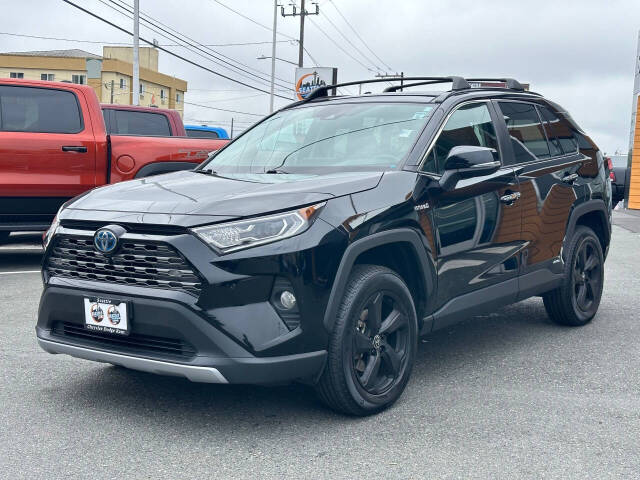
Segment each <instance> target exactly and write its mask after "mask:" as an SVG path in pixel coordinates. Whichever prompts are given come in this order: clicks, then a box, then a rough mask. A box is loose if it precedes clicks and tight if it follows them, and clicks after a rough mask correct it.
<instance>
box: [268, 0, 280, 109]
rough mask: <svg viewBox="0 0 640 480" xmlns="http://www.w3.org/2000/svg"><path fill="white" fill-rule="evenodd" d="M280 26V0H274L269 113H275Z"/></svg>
mask: <svg viewBox="0 0 640 480" xmlns="http://www.w3.org/2000/svg"><path fill="white" fill-rule="evenodd" d="M277 27H278V0H273V37H272V40H271V95H269V113H273V91H274V88H275V87H274V85H275V82H276V28H277Z"/></svg>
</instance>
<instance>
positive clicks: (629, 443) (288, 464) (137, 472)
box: [0, 212, 640, 480]
mask: <svg viewBox="0 0 640 480" xmlns="http://www.w3.org/2000/svg"><path fill="white" fill-rule="evenodd" d="M627 216H632V215H627ZM620 219H621V220H623V222H619V220H620ZM616 223H617V224H618V225H616V226H614V232H613V241H612V245H611V249H610V253H609V258H608V260H607V263H606V280H605V290H604V295H603V299H602V304H601V307H600V311H599V313H598V315H597V316H596V318H595V320H594V321H593V322H592V323H591V324H589V325H588V326H586V327H583V328H563V327H558V326H555V325H553V324H552V323H551V322H550V321H549V320H548V318H547V316H546V314H545V311H544V308H543V305H542V301H541V300H540V299H538V298H534V299H530V300H527V301H524V302H521V303H518V304H516V305H512V306H510V307H507V308H504V309H502V310H500V311H498V312H496V313H493V314H491V315H486V316H480V317H475V318H470V319H468V320H466V321H465V322H463V323H460V324H458V325H456V326H454V327H452V328H449V329H447V330H444V331H440V332H437V333H435V334H433V335H431V336H429V337H427V338H425V339H423V340H422V342H421V343H420V349H419V354H418V357H417V363H416V366H415V368H414V371H413V375H412V378H411V381H410V382H409V385H408V387H407V389H406V391H405V393H404V395H403V396H402V397H401V399H400V400H399V401H398V403H397V404H396V405H395V406H394V407H392V408H391V409H389V410H387V411H385V412H383V413H381V414H379V415H377V416H374V417H369V418H364V419H354V418H349V417H344V416H341V415H338V414H335V413H332V412H331V411H329V410H326V409H325V408H324V407H323V406H322V405H321V404H320V403H319V402H318V401H317V400H316V399H315V397H314V394H313V392H312V391H311V390H310V389H309V388H307V387H304V386H301V385H290V386H282V387H273V388H264V387H252V386H220V385H205V384H194V383H190V382H189V381H187V380H183V379H179V378H171V377H161V376H156V375H152V374H145V373H140V372H134V371H129V370H125V369H122V368H117V367H113V366H105V365H103V364H97V363H93V362H89V361H85V360H79V359H74V358H71V357H68V356H62V355H56V356H54V355H49V354H47V353H45V352H43V351H41V350H40V349H39V348H38V347H37V344H36V341H35V333H34V325H35V318H36V313H37V309H38V299H39V295H40V292H41V289H42V285H41V280H40V275H39V274H38V273H37V269H38V268H39V262H40V252H39V249H38V248H37V244H36V243H35V242H36V241H37V237H32V238H28V237H27V236H25V237H24V238H20V239H17V238H16V239H15V240H17V243H14V244H12V245H10V246H5V247H2V248H0V472H1V473H0V477H2V478H11V479H41V478H46V479H57V478H92V479H102V478H104V479H113V478H135V479H146V478H149V479H164V478H166V479H176V478H179V479H188V478H216V479H222V478H234V479H236V478H237V479H244V478H247V479H249V478H251V479H253V478H260V479H271V478H274V479H281V478H282V479H285V478H287V479H298V478H307V479H310V480H311V479H320V478H327V479H342V478H364V477H366V478H381V479H387V478H391V479H395V478H398V479H419V478H434V479H436V478H437V479H444V478H452V479H453V478H461V479H467V478H478V479H486V478H500V479H502V478H504V479H514V478H536V479H538V478H562V479H567V478H576V479H584V478H599V479H602V478H634V479H635V478H638V477H639V476H640V315H639V314H638V300H639V294H640V276H639V275H638V271H640V255H638V253H639V252H640V235H639V234H638V232H640V228H638V227H640V217H637V218H636V220H635V223H634V221H633V220H629V219H628V218H626V216H625V217H622V216H621V215H620V212H616Z"/></svg>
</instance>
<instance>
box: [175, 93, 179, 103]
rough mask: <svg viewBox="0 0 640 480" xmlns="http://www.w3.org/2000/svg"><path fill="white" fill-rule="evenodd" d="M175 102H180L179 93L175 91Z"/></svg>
mask: <svg viewBox="0 0 640 480" xmlns="http://www.w3.org/2000/svg"><path fill="white" fill-rule="evenodd" d="M176 103H180V93H176Z"/></svg>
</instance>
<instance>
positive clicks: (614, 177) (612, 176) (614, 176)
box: [609, 170, 616, 182]
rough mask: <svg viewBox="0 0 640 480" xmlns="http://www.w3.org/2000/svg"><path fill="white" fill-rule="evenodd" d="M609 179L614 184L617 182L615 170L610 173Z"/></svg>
mask: <svg viewBox="0 0 640 480" xmlns="http://www.w3.org/2000/svg"><path fill="white" fill-rule="evenodd" d="M609 178H610V179H611V181H612V182H615V181H616V174H615V173H613V170H611V171H610V172H609Z"/></svg>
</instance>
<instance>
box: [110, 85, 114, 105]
mask: <svg viewBox="0 0 640 480" xmlns="http://www.w3.org/2000/svg"><path fill="white" fill-rule="evenodd" d="M114 83H115V82H114V81H113V80H111V102H110V103H113V85H114Z"/></svg>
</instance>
